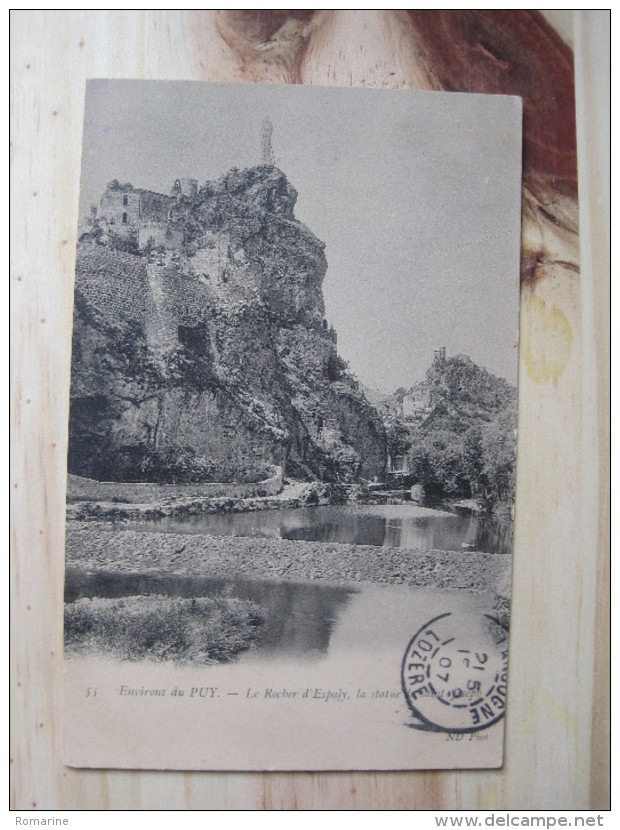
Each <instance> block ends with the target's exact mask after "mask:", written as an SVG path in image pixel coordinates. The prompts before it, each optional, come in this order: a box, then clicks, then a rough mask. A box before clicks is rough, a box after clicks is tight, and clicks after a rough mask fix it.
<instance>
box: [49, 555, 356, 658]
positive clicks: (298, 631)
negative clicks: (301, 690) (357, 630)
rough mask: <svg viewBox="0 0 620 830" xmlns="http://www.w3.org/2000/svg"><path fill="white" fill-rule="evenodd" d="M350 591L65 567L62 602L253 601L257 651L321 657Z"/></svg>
mask: <svg viewBox="0 0 620 830" xmlns="http://www.w3.org/2000/svg"><path fill="white" fill-rule="evenodd" d="M355 593H357V591H356V590H355V589H349V588H341V587H338V586H333V585H322V584H313V583H297V582H269V581H266V580H253V579H243V578H240V577H230V578H224V577H194V576H155V575H148V574H137V573H119V572H118V571H114V572H112V571H98V572H95V573H91V572H87V571H83V570H80V569H78V568H67V571H66V574H65V602H73V601H74V600H76V599H80V598H82V597H125V596H136V595H144V594H160V595H164V596H172V597H206V596H231V597H239V598H241V599H249V600H252V601H253V602H255V603H257V604H258V605H259V606H260V608H261V613H262V614H263V615H264V617H265V622H264V625H263V626H262V630H261V645H260V651H261V653H262V654H264V655H269V654H270V653H272V652H275V651H277V652H278V654H280V655H287V654H289V655H302V654H303V655H304V656H305V657H306V658H309V657H312V656H313V655H315V656H319V655H322V654H326V653H327V650H328V648H329V640H330V637H331V633H332V630H333V627H334V625H335V623H336V620H337V619H338V617H339V615H340V614H341V613H342V611H343V610H344V609H345V607H346V606H347V604H348V602H349V600H350V598H351V596H352V595H353V594H355Z"/></svg>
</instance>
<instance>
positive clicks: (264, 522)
mask: <svg viewBox="0 0 620 830" xmlns="http://www.w3.org/2000/svg"><path fill="white" fill-rule="evenodd" d="M131 526H132V528H133V529H135V530H153V531H159V532H164V533H166V532H168V533H200V534H206V535H209V536H250V537H256V538H271V539H290V540H297V541H308V542H341V543H344V544H352V545H376V546H378V547H391V548H409V549H411V550H424V551H427V550H477V551H481V552H483V553H506V554H507V553H510V551H511V543H512V539H511V533H510V528H507V527H505V526H503V527H502V526H500V525H499V524H497V523H494V522H493V521H491V520H489V519H488V518H487V517H485V516H480V515H477V514H474V513H472V512H471V511H469V510H460V511H455V512H448V511H446V510H434V509H430V508H427V507H419V506H417V505H413V504H383V505H373V504H359V503H349V504H332V505H325V506H319V507H299V508H286V509H272V510H256V511H251V512H245V513H218V514H200V515H195V516H170V517H166V518H163V519H153V520H150V521H148V522H132V525H131Z"/></svg>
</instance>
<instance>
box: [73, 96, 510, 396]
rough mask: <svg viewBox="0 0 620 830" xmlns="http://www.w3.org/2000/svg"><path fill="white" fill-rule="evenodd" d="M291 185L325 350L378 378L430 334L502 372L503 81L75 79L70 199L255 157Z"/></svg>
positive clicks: (419, 363) (413, 364) (399, 377)
mask: <svg viewBox="0 0 620 830" xmlns="http://www.w3.org/2000/svg"><path fill="white" fill-rule="evenodd" d="M266 116H269V118H270V119H271V122H272V124H273V139H272V143H273V151H274V157H275V163H276V165H277V166H278V167H279V168H280V169H281V170H282V171H283V172H284V173H285V174H286V176H287V177H288V179H289V181H290V183H291V184H292V185H293V187H295V189H296V190H297V191H298V194H299V197H298V201H297V206H296V209H295V215H296V218H297V219H299V220H300V221H301V222H303V223H304V224H306V225H307V226H308V227H309V228H310V230H311V231H312V232H313V233H314V234H315V235H316V236H317V237H318V238H319V239H320V240H322V241H323V242H325V243H326V249H325V253H326V256H327V262H328V269H327V274H326V277H325V281H324V283H323V292H324V296H325V306H326V317H327V319H328V321H329V323H330V324H331V325H333V326H334V328H335V329H336V331H337V333H338V351H339V354H340V355H341V356H342V357H343V358H344V359H345V360H347V361H348V363H349V366H350V369H351V370H352V371H353V373H354V374H355V375H356V376H357V377H358V378H359V380H360V381H362V383H364V384H365V385H367V386H369V387H371V388H372V389H377V390H380V391H382V392H391V391H393V390H394V389H395V388H397V387H399V386H405V387H409V386H411V385H412V384H413V383H414V382H415V381H417V380H420V379H422V378H423V377H424V373H425V371H426V369H427V368H428V366H429V364H430V362H431V360H432V357H433V349H434V348H437V347H439V346H445V347H446V352H447V354H448V355H453V354H468V355H469V356H470V357H471V358H472V360H474V361H475V362H476V363H478V364H479V365H481V366H485V367H486V368H487V369H488V370H489V371H490V372H492V373H493V374H495V375H499V376H500V377H505V378H506V379H507V380H508V381H510V382H511V383H516V375H517V338H518V301H519V250H520V205H521V202H520V198H521V190H520V185H521V102H520V101H519V100H518V99H516V98H514V97H508V96H489V95H465V94H459V93H445V92H437V93H435V92H410V91H403V90H365V89H364V90H361V89H360V90H352V89H339V88H324V87H308V86H279V85H257V84H223V83H212V84H207V83H199V82H181V83H180V82H173V81H170V82H162V81H91V82H89V84H88V87H87V96H86V111H85V119H84V140H83V153H82V190H81V206H80V213H81V215H85V214H87V213H88V209H89V206H90V204H98V202H99V199H100V198H101V195H102V194H103V192H104V190H105V187H106V184H107V182H109V181H111V180H112V179H118V180H119V181H121V182H123V183H124V182H131V183H132V184H133V185H134V186H135V187H142V188H146V189H149V190H155V191H157V192H160V193H169V192H170V189H171V187H172V185H173V183H174V180H175V179H177V178H182V177H191V178H196V179H198V181H199V182H203V181H206V180H210V179H217V178H219V177H220V176H221V175H223V174H224V173H225V172H226V171H227V170H229V169H230V168H231V167H238V168H244V167H251V166H254V165H256V164H260V163H261V130H262V123H263V121H264V119H265V117H266Z"/></svg>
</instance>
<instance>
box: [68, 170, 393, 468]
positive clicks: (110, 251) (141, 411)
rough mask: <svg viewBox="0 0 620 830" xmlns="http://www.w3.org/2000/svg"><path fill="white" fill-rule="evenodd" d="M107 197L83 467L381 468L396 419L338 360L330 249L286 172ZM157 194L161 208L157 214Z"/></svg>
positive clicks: (86, 365)
mask: <svg viewBox="0 0 620 830" xmlns="http://www.w3.org/2000/svg"><path fill="white" fill-rule="evenodd" d="M106 194H107V196H106V198H105V199H102V202H101V207H102V209H103V208H106V206H107V212H108V214H109V215H108V216H107V217H106V215H105V213H104V215H100V216H98V217H96V218H93V220H92V222H91V228H90V232H89V233H87V234H85V235H84V236H83V237H82V240H81V242H80V245H79V247H78V254H77V265H76V287H75V317H74V345H73V364H72V392H71V414H70V430H69V433H70V434H69V471H70V472H71V473H75V474H77V475H83V476H88V477H90V478H96V479H99V480H108V481H114V480H117V481H122V480H125V481H129V480H132V481H136V480H145V481H149V480H150V481H190V480H193V481H199V480H202V481H209V480H211V481H252V480H257V479H259V478H260V477H261V476H264V474H265V473H266V471H267V470H268V468H269V467H270V466H271V465H279V466H282V467H283V468H284V469H285V471H286V473H287V474H289V475H291V476H295V477H300V478H306V479H317V478H318V479H323V480H325V481H354V480H356V479H358V478H359V477H365V478H372V477H374V476H378V475H381V474H382V472H383V470H384V467H385V459H386V443H385V432H384V429H383V425H382V422H381V419H380V418H379V416H378V415H377V413H376V411H375V409H374V408H373V407H372V406H371V405H370V404H369V403H368V402H367V400H366V398H365V397H364V395H363V393H362V392H360V391H359V388H358V385H357V383H356V382H355V380H354V379H353V378H352V377H351V376H350V375H349V374H348V372H347V371H346V365H345V364H344V362H343V361H342V360H341V358H339V356H338V354H337V350H336V335H335V332H334V331H333V329H330V328H329V327H328V325H327V322H326V320H325V317H324V312H325V310H324V302H323V294H322V282H323V278H324V275H325V272H326V267H327V263H326V259H325V255H324V245H323V244H322V243H321V242H320V241H319V240H318V239H317V238H316V237H315V236H314V235H313V234H312V233H311V231H310V230H308V228H306V227H305V226H304V225H303V224H302V223H300V222H298V221H297V220H296V219H295V216H294V207H295V201H296V198H297V193H296V191H295V190H294V188H293V187H292V186H291V184H290V183H289V182H288V180H287V178H286V176H285V175H284V174H283V173H282V172H281V171H280V170H278V169H277V168H275V167H273V166H270V165H263V166H259V167H254V168H250V169H247V170H236V169H233V170H230V171H229V172H228V173H227V174H226V175H225V176H223V177H222V178H221V179H220V180H219V181H217V182H209V183H207V184H205V185H203V186H202V187H201V188H200V190H198V191H197V192H194V190H193V189H192V190H190V191H189V195H188V192H182V189H181V188H177V190H176V191H175V190H174V189H173V195H172V196H170V197H163V196H161V197H160V198H159V200H154V198H153V197H154V196H157V194H150V195H149V192H148V191H137V190H135V189H134V188H132V187H131V185H119V184H118V182H113V183H111V185H110V186H109V187H108V191H106ZM145 194H146V195H145ZM147 197H148V198H147ZM114 199H117V200H118V204H119V207H118V210H119V211H121V213H119V217H122V218H121V219H120V220H118V221H117V223H116V224H115V223H114V220H113V217H111V215H112V213H113V209H112V207H110V205H111V204H112V202H113V201H114ZM162 200H165V204H164V202H163V201H162ZM154 201H157V205H158V210H159V211H160V213H161V216H154V215H151V214H153V211H152V210H151V211H150V213H149V214H148V215H146V213H145V212H144V208H143V207H142V203H144V204H151V203H153V202H154ZM132 205H135V209H134V208H132ZM123 206H125V209H124V210H123ZM162 206H163V207H162ZM164 207H165V210H164ZM128 208H129V209H128ZM141 216H143V217H146V218H144V221H141V219H140V217H141ZM119 222H120V224H119ZM151 229H152V231H153V233H151ZM147 234H149V235H147Z"/></svg>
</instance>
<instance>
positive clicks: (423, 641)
mask: <svg viewBox="0 0 620 830" xmlns="http://www.w3.org/2000/svg"><path fill="white" fill-rule="evenodd" d="M507 667H508V646H507V632H506V630H505V629H504V628H503V627H502V626H501V625H500V623H499V622H497V620H495V619H494V618H492V617H490V616H488V615H479V616H478V615H476V616H472V615H464V614H457V613H453V612H448V613H445V614H440V615H439V616H438V617H434V618H433V619H432V620H429V622H427V623H426V624H425V625H423V626H422V628H420V629H419V631H418V632H417V633H416V634H415V635H414V636H413V637H412V638H411V640H410V642H409V644H408V646H407V650H406V651H405V654H404V657H403V662H402V669H401V681H402V689H403V693H404V695H405V699H406V700H407V704H408V706H409V708H410V710H411V712H412V713H413V714H414V715H415V717H416V718H417V719H419V720H420V721H422V722H423V723H424V724H425V725H426V726H427V727H430V728H433V729H437V730H440V731H445V732H478V731H480V730H481V729H486V728H487V727H489V726H491V725H492V724H494V723H496V722H497V721H498V720H500V719H501V718H502V717H503V716H504V711H505V707H506V672H507Z"/></svg>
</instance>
